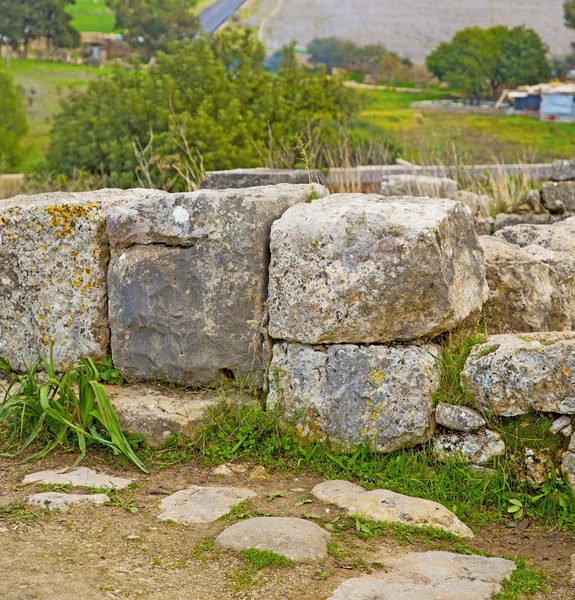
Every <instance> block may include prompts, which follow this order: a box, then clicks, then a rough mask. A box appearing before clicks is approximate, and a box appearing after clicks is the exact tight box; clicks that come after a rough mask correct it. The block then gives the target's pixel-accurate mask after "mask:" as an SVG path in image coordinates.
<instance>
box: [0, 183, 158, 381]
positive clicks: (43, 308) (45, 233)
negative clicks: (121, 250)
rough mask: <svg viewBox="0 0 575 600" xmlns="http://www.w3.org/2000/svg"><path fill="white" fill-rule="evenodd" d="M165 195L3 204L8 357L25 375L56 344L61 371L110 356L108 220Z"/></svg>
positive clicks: (3, 321) (2, 317) (23, 199)
mask: <svg viewBox="0 0 575 600" xmlns="http://www.w3.org/2000/svg"><path fill="white" fill-rule="evenodd" d="M158 194H159V193H158V192H151V191H147V190H129V191H122V190H101V191H99V192H84V193H77V194H64V193H53V194H40V195H37V196H18V197H16V198H13V199H11V200H6V201H3V202H1V203H0V356H3V357H5V358H7V359H8V360H9V361H10V362H11V363H12V366H13V367H14V368H15V369H17V370H19V371H21V370H23V369H24V367H25V363H27V364H31V363H33V362H34V361H35V360H36V359H37V358H38V356H39V355H40V354H43V355H47V354H48V353H49V350H50V344H51V343H52V342H55V344H56V345H55V348H54V358H55V361H56V366H58V367H59V366H62V365H66V364H70V363H72V362H73V361H75V360H76V359H77V358H78V356H79V355H85V356H90V357H92V358H103V357H105V356H106V355H107V354H108V353H109V338H110V328H109V324H108V316H107V315H108V307H107V288H106V273H107V268H108V261H109V250H108V242H107V239H106V233H105V217H106V214H107V212H108V211H109V210H110V209H111V208H112V207H114V206H116V205H119V204H122V203H124V202H130V201H133V200H136V199H137V200H138V201H140V202H142V203H145V202H148V201H151V200H152V199H153V198H154V197H156V196H157V195H158Z"/></svg>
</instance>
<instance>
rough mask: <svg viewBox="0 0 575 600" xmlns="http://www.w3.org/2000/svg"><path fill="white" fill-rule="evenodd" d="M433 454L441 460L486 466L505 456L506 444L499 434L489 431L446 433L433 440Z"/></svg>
mask: <svg viewBox="0 0 575 600" xmlns="http://www.w3.org/2000/svg"><path fill="white" fill-rule="evenodd" d="M433 452H434V454H435V455H436V456H437V457H438V458H439V459H440V460H464V461H465V462H469V463H471V464H474V465H481V466H484V465H486V464H487V463H488V462H489V461H491V460H492V459H493V458H495V457H496V456H501V455H503V454H505V443H504V442H503V440H502V439H501V436H500V435H499V434H498V433H495V432H494V431H489V429H484V430H481V431H475V432H473V433H446V434H442V435H438V436H436V437H435V438H433Z"/></svg>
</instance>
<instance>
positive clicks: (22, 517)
mask: <svg viewBox="0 0 575 600" xmlns="http://www.w3.org/2000/svg"><path fill="white" fill-rule="evenodd" d="M48 514H49V511H42V512H39V511H35V510H30V509H28V508H27V507H26V506H24V505H23V504H20V503H18V502H12V503H10V504H7V505H5V506H0V522H2V523H8V524H12V523H31V522H33V521H38V520H40V519H41V518H42V517H45V516H47V515H48Z"/></svg>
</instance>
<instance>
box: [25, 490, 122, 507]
mask: <svg viewBox="0 0 575 600" xmlns="http://www.w3.org/2000/svg"><path fill="white" fill-rule="evenodd" d="M106 502H110V498H109V497H108V496H107V495H106V494H63V493H60V492H44V493H42V494H34V495H33V496H30V497H29V498H28V504H31V505H33V506H41V507H42V508H49V509H50V510H68V509H69V508H70V507H71V506H76V505H78V504H105V503H106Z"/></svg>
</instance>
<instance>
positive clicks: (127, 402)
mask: <svg viewBox="0 0 575 600" xmlns="http://www.w3.org/2000/svg"><path fill="white" fill-rule="evenodd" d="M106 392H107V393H108V396H109V397H110V401H111V402H112V405H113V406H114V409H115V411H116V415H117V416H118V419H119V420H120V424H121V425H122V429H124V430H125V431H129V432H131V433H139V434H141V435H144V436H145V437H146V442H147V443H148V444H149V445H150V446H160V445H161V444H163V443H164V442H165V441H166V439H167V438H168V437H169V436H170V435H172V434H174V433H177V434H180V435H184V436H189V435H190V434H191V433H192V431H193V429H194V426H195V425H196V424H197V423H199V422H200V421H201V420H202V419H203V418H204V417H205V416H206V413H207V411H208V410H209V409H210V408H214V407H216V406H218V404H220V403H221V402H222V395H221V394H220V393H218V392H216V391H212V390H201V391H196V392H179V391H178V392H177V391H173V390H169V389H167V388H160V387H157V386H149V385H142V384H136V385H123V386H106ZM225 400H226V402H229V403H231V404H236V403H243V404H247V403H249V402H251V401H253V398H252V397H249V396H248V395H244V394H241V393H239V392H230V393H226V395H225Z"/></svg>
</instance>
